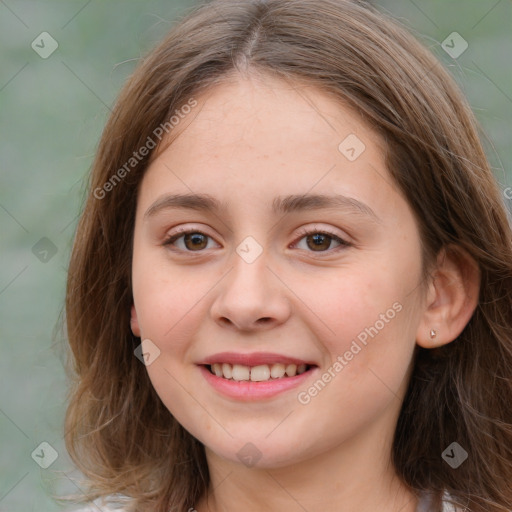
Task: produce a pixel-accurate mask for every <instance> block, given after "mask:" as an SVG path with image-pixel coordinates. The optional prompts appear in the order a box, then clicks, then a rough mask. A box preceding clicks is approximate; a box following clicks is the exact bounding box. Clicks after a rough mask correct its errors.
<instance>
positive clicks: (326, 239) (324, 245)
mask: <svg viewBox="0 0 512 512" xmlns="http://www.w3.org/2000/svg"><path fill="white" fill-rule="evenodd" d="M306 240H307V245H308V247H309V248H310V249H313V250H315V251H316V250H317V249H320V250H322V249H329V246H330V245H331V241H332V240H333V237H332V236H330V235H326V234H324V233H315V234H314V235H309V236H307V237H306Z"/></svg>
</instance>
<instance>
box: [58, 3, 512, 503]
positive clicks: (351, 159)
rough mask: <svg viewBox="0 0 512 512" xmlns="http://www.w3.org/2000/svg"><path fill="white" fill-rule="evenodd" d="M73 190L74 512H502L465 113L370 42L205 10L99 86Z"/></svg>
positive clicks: (499, 327)
mask: <svg viewBox="0 0 512 512" xmlns="http://www.w3.org/2000/svg"><path fill="white" fill-rule="evenodd" d="M90 191H91V194H90V196H89V197H88V199H87V202H86V205H85V209H84V211H83V214H82V217H81V220H80V223H79V226H78V231H77V234H76V239H75V244H74V249H73V254H72V258H71V264H70V268H69V281H68V292H67V322H68V333H69V342H70V345H71V348H72V352H73V357H74V371H75V375H76V380H75V383H74V387H73V389H72V395H71V400H70V404H69V409H68V413H67V425H66V428H67V432H69V434H68V436H67V438H66V439H67V445H68V449H69V452H70V454H71V456H72V457H73V459H74V461H75V462H76V464H77V465H78V467H79V468H80V469H81V470H82V472H83V473H84V475H85V477H86V479H87V484H88V492H87V495H86V496H85V498H84V499H86V500H94V499H97V500H98V501H96V502H95V503H96V504H97V505H99V506H100V507H101V510H110V509H114V508H113V507H115V506H116V504H118V506H120V507H123V510H126V511H128V510H130V511H132V510H133V511H135V510H136V511H138V512H141V511H148V512H149V511H152V512H168V511H180V512H181V511H193V510H196V511H197V512H207V511H211V512H220V511H233V510H239V509H244V510H251V511H259V510H270V511H277V510H279V511H282V510H286V511H287V512H288V511H295V510H297V511H304V510H307V511H308V512H315V511H320V510H321V511H324V512H325V511H340V510H343V511H354V510H357V511H358V512H370V511H374V510H379V511H382V512H398V511H401V512H414V511H424V512H425V511H440V510H455V509H456V510H470V511H472V512H484V511H485V512H498V511H499V512H503V511H506V510H510V509H512V490H511V489H512V487H511V485H510V482H511V481H512V454H511V449H512V413H511V407H510V404H511V403H512V382H511V368H512V294H511V293H510V290H512V243H511V242H512V237H511V228H510V225H509V223H508V220H507V215H506V210H505V208H504V204H503V199H502V195H501V193H500V190H499V187H498V184H497V182H496V180H495V178H494V177H493V174H492V172H491V170H490V168H489V164H488V162H487V160H486V157H485V155H484V152H483V150H482V146H481V144H480V142H479V139H478V136H477V129H476V126H475V120H474V117H473V115H472V113H471V111H470V109H469V107H468V106H467V103H466V102H465V100H464V98H463V97H462V96H461V93H460V92H459V90H458V89H457V87H456V86H455V85H454V82H453V80H452V79H451V78H450V76H449V75H448V73H447V72H446V71H445V70H444V69H443V67H442V66H441V65H440V64H439V62H437V61H436V59H435V58H434V57H433V56H432V55H431V54H430V53H429V52H428V51H427V50H426V49H425V48H424V47H423V46H422V45H420V44H419V43H418V42H417V41H416V40H415V39H414V38H413V37H412V36H411V35H410V34H409V33H407V31H405V30H404V29H403V28H401V27H400V26H399V25H398V24H396V22H394V21H393V20H390V19H388V18H387V17H385V16H384V15H382V14H381V13H379V12H377V11H376V10H375V9H373V8H371V7H369V6H368V5H366V4H365V3H363V2H357V1H349V0H294V1H293V2H290V1H287V0H268V1H264V2H253V1H231V0H229V1H218V0H216V1H213V2H210V3H208V4H205V5H204V6H202V7H200V8H198V9H196V10H195V11H194V12H192V13H191V14H189V15H188V16H187V17H186V18H185V19H183V20H182V21H181V22H180V23H179V24H177V25H176V26H175V27H173V29H172V30H171V32H170V33H169V35H168V36H167V37H166V39H165V40H164V41H163V42H162V43H161V44H160V45H159V46H158V47H157V48H156V49H155V50H153V51H152V52H151V53H150V54H149V55H148V56H147V58H145V59H144V60H143V62H141V64H140V66H139V67H138V69H137V70H136V71H135V73H134V75H133V77H132V78H131V80H130V81H129V82H128V83H127V85H126V86H125V87H124V89H123V91H122V92H121V94H120V97H119V100H118V102H117V105H116V107H115V109H114V111H113V113H112V116H111V117H110V119H109V121H108V123H107V126H106V128H105V131H104V133H103V136H102V139H101V142H100V146H99V149H98V153H97V157H96V160H95V163H94V166H93V170H92V176H91V187H90ZM92 509H94V507H92V508H91V510H92Z"/></svg>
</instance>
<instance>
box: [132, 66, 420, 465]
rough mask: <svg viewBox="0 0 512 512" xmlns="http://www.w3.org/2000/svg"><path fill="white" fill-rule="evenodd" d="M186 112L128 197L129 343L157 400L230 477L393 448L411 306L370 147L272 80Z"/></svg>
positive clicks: (412, 234) (345, 117)
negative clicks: (141, 353)
mask: <svg viewBox="0 0 512 512" xmlns="http://www.w3.org/2000/svg"><path fill="white" fill-rule="evenodd" d="M195 99H196V100H197V102H198V104H197V106H196V107H195V108H194V109H193V110H192V112H190V113H189V114H188V116H187V117H186V118H185V119H183V120H181V121H180V123H181V125H178V127H177V129H179V130H180V134H179V137H178V138H177V139H176V140H175V141H174V142H173V143H172V144H171V145H170V146H168V147H167V148H166V149H164V150H163V151H162V152H161V153H160V154H159V156H158V157H157V158H156V159H154V160H153V162H152V163H151V165H150V166H149V168H148V169H147V172H146V174H145V176H144V179H143V181H142V183H141V187H140V189H139V195H138V201H137V212H136V221H135V232H134V245H133V267H132V277H133V300H134V307H133V308H132V329H133V331H134V333H135V334H136V335H137V336H140V337H141V339H142V340H150V341H144V344H145V345H143V346H145V347H146V349H147V351H148V352H150V353H151V354H153V356H151V357H150V360H149V361H151V363H150V364H148V366H147V371H148V373H149V377H150V379H151V382H152V384H153V386H154V387H155V390H156V392H157V393H158V395H159V396H160V398H161V400H162V401H163V403H164V404H165V406H166V407H167V408H168V409H169V411H170V412H171V413H172V415H173V416H174V417H175V418H176V419H177V420H178V421H179V422H180V423H181V424H182V425H183V426H184V427H185V428H186V429H187V430H188V431H189V432H190V433H191V434H192V435H193V436H195V437H196V438H197V439H199V440H200V441H201V442H202V443H203V444H204V445H205V447H206V449H207V453H210V454H215V455H216V456H218V457H222V458H223V459H224V460H228V461H233V462H235V463H239V464H242V463H244V464H246V465H248V464H254V463H256V462H257V464H258V466H259V467H282V466H285V465H288V464H293V463H296V462H299V461H304V460H307V459H311V458H313V457H317V456H320V455H322V454H325V453H329V452H330V451H332V450H334V449H336V447H338V446H340V445H342V444H344V445H347V444H348V445H350V444H351V443H356V442H357V440H358V439H359V440H362V439H374V440H375V439H377V438H378V439H379V442H381V441H382V439H391V437H392V434H393V431H394V427H395V422H396V418H397V415H398V412H399V409H400V405H401V400H402V397H403V394H404V391H405V389H406V387H407V380H408V376H409V372H410V366H411V358H412V355H413V350H414V346H415V336H416V330H417V329H418V324H419V322H420V318H421V314H422V308H423V303H424V300H423V292H422V287H421V284H420V281H421V246H420V239H419V232H418V228H417V225H416V223H415V220H414V217H413V214H412V211H411V209H410V207H409V206H408V203H407V202H406V200H405V199H404V198H403V197H402V196H401V195H400V193H399V192H398V190H397V188H396V186H395V185H394V184H393V181H392V179H391V176H390V174H389V172H388V171H387V170H386V167H385V162H384V149H383V143H382V141H381V139H380V138H379V136H378V135H377V134H376V133H374V132H373V131H371V129H370V128H369V127H367V126H365V125H364V124H363V122H362V120H361V119H360V118H359V117H358V116H357V115H356V114H354V113H353V112H352V111H350V110H349V109H347V108H345V107H344V106H342V105H341V104H340V102H339V101H336V100H335V99H333V98H332V97H330V96H327V95H326V94H325V93H323V92H321V91H319V90H316V89H315V88H312V87H306V86H302V87H299V86H298V85H297V84H295V86H294V87H291V86H290V85H289V84H287V83H286V82H281V81H277V80H275V79H271V78H263V77H261V76H260V77H258V78H256V77H254V76H253V77H251V78H242V77H240V78H236V79H232V80H231V81H229V82H226V83H225V84H223V85H219V86H217V87H216V88H215V89H213V90H211V91H210V92H209V93H208V95H206V96H202V97H197V98H195ZM192 194H194V195H197V196H198V197H192V196H191V195H192ZM185 195H189V196H190V197H188V199H187V198H184V197H182V196H185ZM292 196H293V197H292ZM310 196H311V197H310ZM313 196H314V197H313ZM283 374H284V375H283ZM251 461H252V462H251Z"/></svg>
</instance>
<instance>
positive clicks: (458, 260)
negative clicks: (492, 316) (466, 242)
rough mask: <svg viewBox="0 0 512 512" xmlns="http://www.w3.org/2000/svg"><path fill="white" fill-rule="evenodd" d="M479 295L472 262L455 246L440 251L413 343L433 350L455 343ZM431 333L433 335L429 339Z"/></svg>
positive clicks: (477, 279) (471, 313)
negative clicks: (433, 334) (433, 332)
mask: <svg viewBox="0 0 512 512" xmlns="http://www.w3.org/2000/svg"><path fill="white" fill-rule="evenodd" d="M479 293H480V270H479V268H478V264H477V263H476V262H475V260H474V259H473V258H472V257H471V256H470V255H469V254H468V253H467V252H466V251H465V250H464V249H462V248H460V247H458V246H453V245H452V246H448V247H446V248H443V249H442V250H441V251H440V253H439V255H438V258H437V267H436V269H435V270H434V272H433V275H432V278H431V282H430V283H429V285H428V291H427V297H426V302H425V311H424V314H423V317H422V319H421V322H420V325H419V326H418V331H417V333H416V343H417V344H418V345H420V346H421V347H423V348H434V347H439V346H442V345H445V344H447V343H450V342H451V341H453V340H454V339H456V338H457V336H459V334H460V333H461V332H462V331H463V330H464V327H466V325H467V323H468V322H469V320H470V318H471V316H472V315H473V313H474V311H475V309H476V306H477V304H478V296H479ZM432 329H434V330H435V331H436V335H435V337H433V338H432V337H431V336H430V331H431V330H432Z"/></svg>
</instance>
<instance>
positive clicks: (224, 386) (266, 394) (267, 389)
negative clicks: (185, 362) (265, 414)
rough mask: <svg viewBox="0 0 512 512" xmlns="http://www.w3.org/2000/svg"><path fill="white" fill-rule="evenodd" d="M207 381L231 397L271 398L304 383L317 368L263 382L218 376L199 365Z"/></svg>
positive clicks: (243, 398) (242, 398) (249, 398)
mask: <svg viewBox="0 0 512 512" xmlns="http://www.w3.org/2000/svg"><path fill="white" fill-rule="evenodd" d="M199 369H200V371H201V373H202V374H203V376H204V378H205V379H206V381H207V382H208V383H209V384H210V385H211V386H212V387H213V388H215V389H216V390H217V391H219V392H220V393H222V394H224V395H226V396H229V397H231V398H238V399H240V400H259V399H262V398H270V397H273V396H275V395H278V394H279V393H283V392H285V391H288V390H290V389H293V388H296V387H297V386H300V384H303V383H304V381H305V380H306V379H308V378H309V377H310V376H311V375H312V374H313V373H314V372H315V370H316V369H317V368H316V367H313V368H310V369H309V370H308V371H306V372H304V373H301V374H300V375H296V376H295V377H282V378H280V379H273V380H267V381H263V382H253V381H250V380H241V381H237V380H230V379H224V378H223V377H217V376H216V375H214V374H213V373H211V372H210V370H208V368H206V367H205V366H200V367H199Z"/></svg>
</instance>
